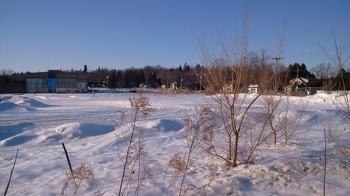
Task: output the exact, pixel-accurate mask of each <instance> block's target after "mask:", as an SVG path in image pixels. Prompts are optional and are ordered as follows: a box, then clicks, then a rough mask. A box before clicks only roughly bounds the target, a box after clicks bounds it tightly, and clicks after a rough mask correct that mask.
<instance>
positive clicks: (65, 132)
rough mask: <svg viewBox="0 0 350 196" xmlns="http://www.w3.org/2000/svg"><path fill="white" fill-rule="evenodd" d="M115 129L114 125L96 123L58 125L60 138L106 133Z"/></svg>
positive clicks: (57, 130)
mask: <svg viewBox="0 0 350 196" xmlns="http://www.w3.org/2000/svg"><path fill="white" fill-rule="evenodd" d="M114 130H115V127H114V125H106V124H96V123H77V122H75V123H68V124H63V125H60V126H58V127H56V133H58V134H59V136H60V138H62V139H63V138H65V139H74V138H85V137H93V136H99V135H104V134H107V133H110V132H112V131H114Z"/></svg>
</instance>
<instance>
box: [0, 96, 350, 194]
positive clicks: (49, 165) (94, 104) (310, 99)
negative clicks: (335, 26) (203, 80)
mask: <svg viewBox="0 0 350 196" xmlns="http://www.w3.org/2000/svg"><path fill="white" fill-rule="evenodd" d="M130 96H135V94H127V93H125V94H95V96H93V95H92V94H25V95H3V96H2V102H1V103H0V192H2V191H3V190H5V186H6V183H7V180H8V177H9V173H10V170H11V168H12V164H13V161H14V155H15V152H16V149H17V148H19V155H18V159H17V163H16V167H15V171H14V174H13V178H12V182H11V185H10V189H9V193H8V195H59V194H60V192H61V189H62V187H63V186H64V183H65V182H66V175H65V173H66V169H67V162H66V159H65V156H64V152H63V149H62V146H61V142H64V143H65V145H66V147H67V149H68V152H69V155H70V158H71V161H72V165H73V168H76V167H78V166H79V165H81V164H85V165H86V166H87V167H89V168H90V169H91V170H92V171H93V173H94V178H93V180H92V181H90V183H88V184H84V185H83V186H82V187H81V188H79V190H78V195H96V194H104V195H116V193H117V191H118V187H119V182H120V176H121V173H122V170H121V169H122V157H123V155H124V153H125V145H123V144H122V143H121V142H118V138H117V137H116V135H118V134H119V133H121V132H123V130H125V129H127V127H128V126H127V125H125V124H123V123H121V122H120V119H121V116H122V114H123V113H124V114H128V113H129V112H130V106H129V102H128V98H129V97H130ZM146 96H147V97H148V98H149V100H150V104H151V112H150V116H149V117H147V118H146V119H140V120H139V122H138V123H137V125H138V127H139V128H142V129H143V130H144V137H145V138H144V140H145V141H144V143H145V150H146V152H147V159H146V160H147V163H148V166H149V167H150V173H149V175H148V176H147V178H146V180H145V185H144V186H143V188H142V191H141V193H142V194H143V195H177V194H178V188H179V187H178V186H179V183H180V177H179V174H175V173H174V172H171V171H169V167H168V166H167V165H168V161H169V159H170V157H171V155H173V154H175V153H176V152H179V153H181V154H185V153H186V145H187V143H186V139H185V136H184V122H183V118H184V115H185V114H191V113H192V112H193V110H194V107H195V106H198V105H201V104H206V103H210V102H211V99H210V97H209V96H205V95H199V94H192V95H157V94H148V95H146ZM260 101H261V100H258V101H257V102H256V107H257V108H258V107H259V106H261V105H259V104H260ZM290 110H291V111H292V112H293V111H294V112H301V113H302V119H301V120H300V122H299V123H300V126H299V128H298V129H297V135H296V137H295V138H294V139H293V140H292V141H291V142H290V144H288V145H287V146H283V145H278V146H277V147H270V148H268V147H265V148H264V149H259V151H258V153H257V154H258V156H257V158H256V159H255V160H254V164H242V165H239V166H238V167H236V168H230V167H228V166H226V165H225V164H224V163H223V162H222V161H220V160H217V159H215V158H213V157H210V156H208V155H206V154H204V153H201V152H200V151H199V150H195V152H194V155H193V159H192V161H191V164H190V168H189V171H188V176H187V177H186V180H185V184H186V187H187V189H188V190H191V191H188V192H187V193H189V194H193V195H202V194H204V193H207V194H209V195H321V194H322V193H323V192H322V184H323V163H324V162H323V153H324V143H323V141H324V138H323V129H324V128H326V129H327V130H328V129H330V130H332V136H331V137H330V142H329V143H328V144H327V145H328V146H327V157H328V160H327V161H328V163H327V182H326V183H327V184H326V192H327V193H328V194H329V195H350V126H349V125H350V123H349V122H350V120H349V119H346V118H345V117H344V116H343V115H342V114H341V113H340V112H338V111H337V110H336V108H335V107H334V95H326V94H321V95H314V96H307V97H291V98H290ZM128 120H129V119H126V121H128ZM68 191H71V190H69V189H68ZM67 195H72V193H71V192H69V193H67Z"/></svg>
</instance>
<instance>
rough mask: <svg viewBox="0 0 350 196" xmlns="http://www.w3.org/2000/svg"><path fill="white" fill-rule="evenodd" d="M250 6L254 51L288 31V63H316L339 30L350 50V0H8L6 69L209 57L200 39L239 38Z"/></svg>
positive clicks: (0, 26) (2, 3)
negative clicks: (202, 49) (202, 47)
mask: <svg viewBox="0 0 350 196" xmlns="http://www.w3.org/2000/svg"><path fill="white" fill-rule="evenodd" d="M247 10H248V11H247ZM247 13H248V15H249V16H250V17H251V23H250V43H249V49H250V50H251V51H255V52H259V51H260V49H267V50H268V52H269V53H270V54H271V55H274V54H275V52H276V47H277V46H278V43H279V40H280V39H279V37H281V34H282V32H284V33H283V34H284V39H285V43H286V50H285V59H284V63H285V64H290V63H294V62H300V63H302V62H303V63H306V64H307V65H308V66H314V65H316V64H318V63H321V62H329V60H328V59H327V57H326V55H325V54H324V53H323V52H322V50H321V49H320V44H321V45H322V46H323V47H324V48H326V49H328V50H331V48H332V45H331V44H332V31H333V30H334V31H335V34H336V36H337V39H338V41H339V42H340V43H341V44H342V45H344V47H345V49H346V50H345V52H346V55H350V54H349V51H350V1H349V0H329V1H324V0H289V1H287V0H275V1H272V0H264V1H262V0H256V1H253V0H251V1H234V0H230V1H229V0H228V1H224V0H139V1H136V0H125V1H117V0H111V1H107V0H101V1H97V0H96V1H89V0H80V1H78V0H59V1H53V0H41V1H39V0H22V1H18V0H0V69H3V68H10V69H13V70H15V71H37V70H42V71H43V70H47V69H48V68H49V69H60V68H61V69H70V68H75V69H80V68H82V67H83V65H84V64H87V65H89V68H96V67H98V66H99V65H100V66H103V67H108V68H126V67H130V66H134V67H141V66H144V65H156V64H159V65H162V66H167V67H169V66H179V65H180V64H183V63H184V62H187V63H190V64H196V63H201V61H200V57H201V55H200V47H199V42H198V40H205V41H206V42H208V43H215V42H216V43H217V42H218V41H220V42H224V43H232V40H234V38H235V37H236V35H238V34H239V32H241V30H242V22H243V18H244V16H245V15H247ZM211 47H214V45H211Z"/></svg>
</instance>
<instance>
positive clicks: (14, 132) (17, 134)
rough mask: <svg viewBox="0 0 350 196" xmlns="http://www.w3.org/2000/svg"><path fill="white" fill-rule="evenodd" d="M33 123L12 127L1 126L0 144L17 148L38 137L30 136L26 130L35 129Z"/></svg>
mask: <svg viewBox="0 0 350 196" xmlns="http://www.w3.org/2000/svg"><path fill="white" fill-rule="evenodd" d="M33 126H34V125H33V123H31V122H24V123H15V124H10V125H0V144H1V145H2V146H4V147H6V146H16V145H20V144H23V143H26V142H28V141H31V140H32V139H34V138H35V137H36V136H33V135H28V134H27V133H26V130H28V129H30V128H31V127H33Z"/></svg>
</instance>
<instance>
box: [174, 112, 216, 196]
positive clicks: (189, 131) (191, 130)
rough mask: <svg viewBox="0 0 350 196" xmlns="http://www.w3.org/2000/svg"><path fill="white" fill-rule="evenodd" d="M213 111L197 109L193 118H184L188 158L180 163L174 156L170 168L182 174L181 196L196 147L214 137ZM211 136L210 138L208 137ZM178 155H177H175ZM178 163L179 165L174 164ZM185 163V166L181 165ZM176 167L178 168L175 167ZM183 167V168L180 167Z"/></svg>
mask: <svg viewBox="0 0 350 196" xmlns="http://www.w3.org/2000/svg"><path fill="white" fill-rule="evenodd" d="M210 114H211V111H210V109H209V108H208V107H202V108H196V111H195V114H194V115H193V116H189V115H186V116H185V118H184V124H185V134H186V139H187V153H186V158H185V159H184V160H183V161H180V160H181V159H179V157H176V156H174V157H173V158H172V159H171V160H172V162H170V163H172V164H171V165H170V166H172V167H174V168H177V170H179V171H181V172H182V180H181V184H180V190H179V196H180V195H181V194H182V192H183V186H184V182H185V177H186V174H187V170H188V167H189V164H190V161H191V155H192V152H193V150H194V148H195V147H197V146H198V145H200V144H201V142H202V140H206V139H207V137H211V136H210V135H212V132H213V130H212V125H211V123H210ZM208 135H209V136H208ZM175 155H176V154H175ZM174 163H177V164H174ZM181 163H183V164H181ZM175 166H176V167H175ZM180 166H181V167H180Z"/></svg>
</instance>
